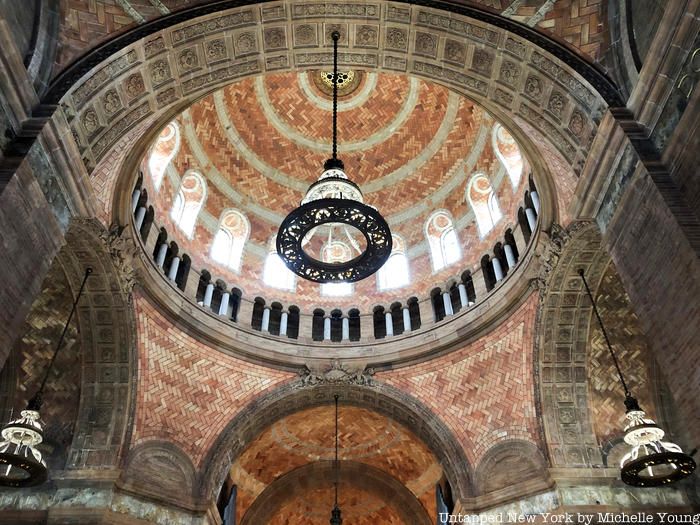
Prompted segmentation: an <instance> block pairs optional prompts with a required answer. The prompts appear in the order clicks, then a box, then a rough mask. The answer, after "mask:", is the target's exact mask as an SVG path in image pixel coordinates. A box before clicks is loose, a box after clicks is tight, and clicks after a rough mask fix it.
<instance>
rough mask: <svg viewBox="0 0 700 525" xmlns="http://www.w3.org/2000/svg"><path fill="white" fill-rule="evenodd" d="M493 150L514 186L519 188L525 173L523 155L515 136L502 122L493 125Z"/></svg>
mask: <svg viewBox="0 0 700 525" xmlns="http://www.w3.org/2000/svg"><path fill="white" fill-rule="evenodd" d="M493 150H494V151H495V152H496V157H497V158H498V160H500V161H501V164H503V167H504V168H505V169H506V172H508V178H510V183H511V184H512V185H513V188H517V187H518V185H519V184H520V177H521V176H522V174H523V156H522V154H521V153H520V147H519V146H518V144H517V142H515V139H514V138H513V136H512V135H511V134H510V133H509V132H508V130H507V129H506V128H504V127H503V126H501V125H500V124H496V125H495V126H494V127H493Z"/></svg>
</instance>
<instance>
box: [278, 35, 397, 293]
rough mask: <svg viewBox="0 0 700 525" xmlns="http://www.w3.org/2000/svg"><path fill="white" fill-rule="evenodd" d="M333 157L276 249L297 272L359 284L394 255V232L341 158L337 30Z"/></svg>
mask: <svg viewBox="0 0 700 525" xmlns="http://www.w3.org/2000/svg"><path fill="white" fill-rule="evenodd" d="M331 38H332V39H333V156H332V158H330V159H328V160H326V162H325V163H324V165H323V173H322V174H321V176H320V177H319V179H318V180H317V181H316V182H314V183H313V184H312V185H311V186H309V189H308V190H307V192H306V196H305V197H304V199H303V200H302V201H301V205H300V206H299V207H298V208H296V209H295V210H293V211H292V212H291V213H290V214H289V215H287V217H286V218H285V219H284V221H282V224H281V225H280V228H279V232H278V233H277V253H278V254H279V256H280V257H281V258H282V260H283V261H284V263H285V264H286V265H287V267H288V268H289V269H290V270H292V271H293V272H294V273H296V274H297V275H299V276H300V277H303V278H304V279H307V280H309V281H313V282H317V283H334V282H335V283H338V282H356V281H359V280H361V279H364V278H366V277H369V276H370V275H372V274H373V273H374V272H376V271H377V270H379V268H381V267H382V265H383V264H384V263H385V262H386V260H387V259H388V258H389V255H391V231H390V230H389V225H388V224H387V222H386V221H385V220H384V218H383V217H382V216H381V214H380V213H379V212H378V211H377V210H376V209H375V208H373V207H372V206H368V205H367V204H365V203H364V198H363V195H362V191H361V190H360V188H359V186H357V184H355V183H354V182H352V181H351V180H350V179H348V177H347V175H346V174H345V171H344V170H345V166H344V164H343V161H342V160H340V159H339V158H338V140H337V139H338V125H337V124H338V39H339V38H340V33H339V32H338V31H333V33H332V34H331Z"/></svg>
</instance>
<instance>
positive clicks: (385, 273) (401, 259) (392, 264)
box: [377, 235, 410, 290]
mask: <svg viewBox="0 0 700 525" xmlns="http://www.w3.org/2000/svg"><path fill="white" fill-rule="evenodd" d="M409 282H410V277H409V275H408V257H406V244H405V243H404V241H403V239H402V238H401V237H399V236H398V235H392V247H391V255H390V256H389V259H387V261H386V262H385V263H384V266H382V267H381V268H380V269H379V271H378V272H377V284H378V286H379V289H380V290H391V289H393V288H401V287H402V286H406V285H407V284H409Z"/></svg>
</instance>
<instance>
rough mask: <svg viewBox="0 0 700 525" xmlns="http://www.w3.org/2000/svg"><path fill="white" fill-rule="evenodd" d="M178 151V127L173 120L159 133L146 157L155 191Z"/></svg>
mask: <svg viewBox="0 0 700 525" xmlns="http://www.w3.org/2000/svg"><path fill="white" fill-rule="evenodd" d="M179 150H180V127H179V126H178V124H177V122H176V121H174V120H173V121H172V122H170V123H169V124H168V125H167V126H165V127H164V128H163V130H162V131H161V132H160V135H158V138H157V139H156V141H155V143H154V144H153V146H152V147H151V151H150V153H149V155H148V172H149V174H150V175H151V181H152V182H153V187H154V188H155V189H156V190H158V189H160V185H161V183H162V182H163V176H164V175H165V170H166V168H167V167H168V164H170V161H171V160H173V158H175V155H177V153H178V151H179Z"/></svg>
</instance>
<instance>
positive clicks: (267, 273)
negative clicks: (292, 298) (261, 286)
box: [263, 235, 297, 292]
mask: <svg viewBox="0 0 700 525" xmlns="http://www.w3.org/2000/svg"><path fill="white" fill-rule="evenodd" d="M267 246H268V252H267V257H265V264H264V266H263V282H264V283H265V284H266V285H267V286H270V287H272V288H277V289H279V290H290V291H292V292H293V291H294V290H296V286H297V282H296V275H294V273H293V272H292V271H291V270H290V269H289V268H287V266H286V265H285V264H284V262H283V261H282V259H281V258H280V256H279V255H278V254H277V236H276V235H273V236H272V238H271V239H270V242H269V243H268V245H267Z"/></svg>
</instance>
